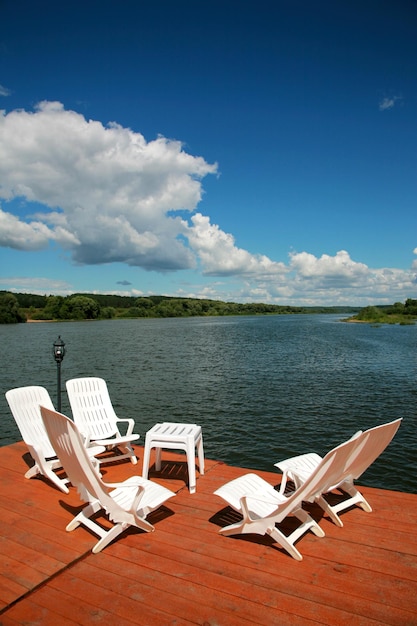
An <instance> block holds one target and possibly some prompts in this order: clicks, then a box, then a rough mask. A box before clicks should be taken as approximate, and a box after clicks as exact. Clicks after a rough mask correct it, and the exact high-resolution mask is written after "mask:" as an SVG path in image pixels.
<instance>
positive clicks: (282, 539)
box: [267, 527, 303, 561]
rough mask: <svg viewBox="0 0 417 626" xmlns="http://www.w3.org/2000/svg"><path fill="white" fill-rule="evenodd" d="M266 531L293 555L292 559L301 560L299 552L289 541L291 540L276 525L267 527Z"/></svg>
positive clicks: (301, 556)
mask: <svg viewBox="0 0 417 626" xmlns="http://www.w3.org/2000/svg"><path fill="white" fill-rule="evenodd" d="M267 533H268V535H270V537H272V539H274V540H275V541H276V542H277V543H279V544H280V546H282V547H283V548H284V550H286V551H287V552H288V554H289V555H290V556H292V557H293V559H295V560H296V561H302V560H303V555H302V554H301V552H299V551H298V550H297V548H296V547H295V545H294V544H293V543H291V540H289V539H288V538H287V537H286V536H285V535H284V534H283V533H282V532H281V531H280V530H279V529H278V528H277V527H274V528H269V529H268V530H267Z"/></svg>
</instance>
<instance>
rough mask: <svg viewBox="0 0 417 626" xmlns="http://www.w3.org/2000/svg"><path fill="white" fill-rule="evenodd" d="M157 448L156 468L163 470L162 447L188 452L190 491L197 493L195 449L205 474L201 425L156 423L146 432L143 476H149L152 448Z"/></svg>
mask: <svg viewBox="0 0 417 626" xmlns="http://www.w3.org/2000/svg"><path fill="white" fill-rule="evenodd" d="M152 448H155V470H156V471H157V472H159V471H160V470H161V451H162V448H165V449H168V450H184V451H185V452H186V454H187V464H188V482H189V490H190V493H195V490H196V476H195V449H196V448H197V452H198V463H199V470H200V475H203V474H204V448H203V433H202V431H201V426H197V424H177V423H174V422H164V423H162V424H155V426H153V427H152V428H151V429H150V430H148V432H147V433H146V438H145V450H144V455H143V470H142V476H143V478H148V473H149V459H150V455H151V449H152Z"/></svg>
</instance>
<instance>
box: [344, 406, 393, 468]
mask: <svg viewBox="0 0 417 626" xmlns="http://www.w3.org/2000/svg"><path fill="white" fill-rule="evenodd" d="M401 422H402V418H399V419H397V420H394V421H392V422H388V423H387V424H381V425H380V426H375V427H374V428H370V429H369V430H366V431H365V432H364V433H363V436H364V437H365V441H364V445H363V446H362V447H361V448H360V449H358V453H357V454H356V455H354V456H353V457H352V458H351V460H350V463H349V467H348V468H347V474H348V475H349V476H350V477H351V478H352V479H357V478H359V476H361V475H362V474H363V473H364V471H365V470H367V469H368V467H369V466H370V465H372V463H373V462H374V461H375V460H376V459H377V458H378V457H379V455H380V454H382V452H383V451H384V450H385V448H386V447H387V446H388V444H389V443H390V442H391V441H392V439H393V437H394V435H395V434H396V432H397V430H398V429H399V427H400V424H401Z"/></svg>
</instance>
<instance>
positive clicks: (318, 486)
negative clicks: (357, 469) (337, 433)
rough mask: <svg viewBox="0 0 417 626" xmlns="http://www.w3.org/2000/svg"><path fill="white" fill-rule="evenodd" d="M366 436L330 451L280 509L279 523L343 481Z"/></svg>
mask: <svg viewBox="0 0 417 626" xmlns="http://www.w3.org/2000/svg"><path fill="white" fill-rule="evenodd" d="M364 435H365V433H362V434H360V435H358V436H357V437H354V438H352V439H349V440H348V441H345V442H344V443H341V444H340V445H339V446H337V447H336V448H333V450H330V452H328V453H327V454H326V456H325V457H324V458H323V459H322V460H321V461H320V463H319V464H318V466H317V467H316V468H315V470H314V471H313V472H312V473H311V474H310V476H309V477H308V478H307V480H306V481H305V482H304V483H302V485H301V486H299V487H298V489H296V490H295V491H294V492H293V493H292V494H291V495H290V496H289V497H288V498H287V501H286V503H285V505H284V506H282V507H281V506H280V507H278V511H279V513H278V518H277V521H280V520H282V519H284V518H285V517H286V516H287V515H288V514H289V513H290V512H291V511H294V509H296V508H297V507H298V506H299V505H301V503H302V502H303V501H304V502H308V501H312V500H314V499H315V497H317V496H320V495H321V494H322V493H326V492H327V491H328V490H329V488H330V487H331V486H332V485H334V484H337V483H338V482H340V480H343V479H344V478H345V477H346V472H347V468H348V465H349V459H350V458H351V457H352V456H356V455H357V454H358V450H360V449H361V448H362V447H363V446H364V444H365V441H366V438H365V437H364ZM272 517H274V515H272Z"/></svg>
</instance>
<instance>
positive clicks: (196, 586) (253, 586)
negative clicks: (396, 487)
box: [0, 443, 417, 626]
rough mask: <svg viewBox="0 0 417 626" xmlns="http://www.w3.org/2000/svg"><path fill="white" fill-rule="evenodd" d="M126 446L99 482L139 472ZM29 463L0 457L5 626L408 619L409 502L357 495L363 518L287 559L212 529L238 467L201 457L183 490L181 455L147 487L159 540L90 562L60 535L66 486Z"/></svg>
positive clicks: (326, 525) (398, 622) (414, 591)
mask: <svg viewBox="0 0 417 626" xmlns="http://www.w3.org/2000/svg"><path fill="white" fill-rule="evenodd" d="M137 451H138V456H139V463H138V465H137V466H133V465H131V463H129V462H120V463H118V464H113V465H107V466H104V471H105V479H106V480H108V481H109V482H114V481H117V480H120V479H123V478H125V477H127V476H128V475H131V474H132V473H137V472H141V457H142V449H141V448H140V447H139V446H138V447H137ZM26 459H27V454H26V447H25V445H24V444H23V443H17V444H14V445H11V446H7V447H3V448H0V476H1V480H0V494H1V503H0V527H1V533H0V534H1V539H0V554H1V565H0V624H1V625H2V626H9V625H10V626H12V625H16V624H25V625H29V624H32V625H35V624H36V625H38V624H42V626H49V625H51V626H56V625H57V624H59V625H60V626H66V625H74V624H86V625H87V624H88V625H91V624H106V626H110V625H113V624H114V625H117V626H123V625H124V624H126V625H127V624H141V625H149V626H151V625H161V626H167V625H169V624H175V625H177V626H178V625H181V626H182V625H184V626H185V625H187V624H201V625H204V626H219V625H225V626H233V625H235V624H236V625H239V626H244V625H245V624H264V625H265V626H272V625H280V626H281V625H286V624H330V625H332V626H334V625H339V624H341V625H342V624H343V625H344V624H346V625H347V624H349V625H351V624H355V625H360V624H362V625H365V624H366V625H368V624H369V625H371V624H373V625H376V624H392V625H393V626H402V625H405V624H412V625H416V624H417V538H416V532H415V531H416V528H417V526H416V522H417V495H415V494H406V493H399V492H390V491H384V490H380V489H371V488H363V490H362V491H363V492H364V494H365V495H366V497H367V498H368V499H369V502H370V503H371V505H372V507H373V509H374V510H373V512H372V513H365V512H364V511H362V510H361V509H356V508H355V509H352V510H350V511H347V512H345V513H344V514H343V520H344V523H345V526H344V528H337V527H336V526H334V525H333V524H332V523H331V522H330V521H329V520H328V519H326V518H322V519H321V521H320V524H321V526H322V528H323V530H324V531H325V532H326V536H325V537H324V538H318V537H316V536H314V535H312V534H311V533H308V534H307V535H305V536H304V537H302V538H301V540H300V541H299V543H298V544H297V545H298V547H299V549H300V551H301V553H302V554H303V556H304V559H303V561H301V562H297V561H295V560H293V559H292V558H291V557H290V556H288V554H287V553H286V552H284V551H283V550H282V549H280V548H279V547H278V546H277V545H276V544H274V543H272V541H271V540H270V539H269V538H260V537H255V536H249V535H248V536H246V537H245V538H227V537H222V536H221V535H219V534H218V532H217V531H218V529H219V528H220V526H222V525H225V524H226V523H227V520H228V519H229V518H230V517H231V516H232V513H231V511H230V510H228V509H225V508H224V503H223V501H222V500H220V498H218V497H216V496H214V495H213V491H214V490H215V489H216V488H217V487H219V486H220V485H222V484H224V483H225V482H226V481H227V480H230V479H231V478H235V477H236V476H238V475H240V474H242V473H244V471H245V470H242V469H240V468H237V467H229V466H227V465H225V464H223V463H221V462H217V461H210V460H206V464H207V467H206V474H205V475H204V476H201V477H200V476H198V479H197V493H196V494H193V495H190V494H189V492H188V489H187V487H186V484H185V479H186V465H185V463H184V457H183V456H181V455H180V454H175V453H169V452H165V453H164V455H163V459H164V460H165V461H164V462H163V467H162V473H161V474H159V475H158V476H156V475H153V474H152V473H151V474H150V478H152V479H155V480H157V481H158V482H160V483H161V484H164V485H165V486H168V487H169V488H171V489H172V490H174V491H176V492H177V495H176V497H175V498H172V499H171V500H168V502H167V503H166V506H164V507H162V508H161V509H160V510H159V511H155V512H154V513H153V514H152V515H151V516H150V517H149V519H150V521H151V522H152V523H154V524H155V526H156V531H155V532H154V533H150V534H147V533H141V532H138V531H137V530H129V531H127V532H126V533H125V534H122V535H121V536H120V537H119V539H118V540H117V541H115V542H114V543H113V544H111V545H110V546H108V547H107V548H106V549H105V550H104V551H103V552H101V553H99V554H97V555H94V554H92V552H91V548H92V546H93V544H94V543H95V541H96V539H95V537H93V536H92V535H91V534H90V533H89V531H87V530H86V529H84V528H78V529H77V530H75V531H73V532H71V533H67V532H66V531H65V526H66V524H67V523H68V522H69V520H70V519H71V517H72V515H73V514H74V512H75V511H77V510H79V507H80V501H79V500H78V497H77V494H76V492H75V490H74V489H73V488H72V489H71V493H70V495H69V496H66V495H65V494H63V493H61V492H60V491H58V490H57V489H55V488H53V487H52V486H51V485H50V484H49V483H47V482H44V481H43V480H42V479H31V480H26V479H25V478H24V476H23V474H24V472H25V471H26V468H27V465H26V463H25V460H26ZM258 473H259V474H260V475H262V476H263V477H264V478H266V479H267V480H269V481H270V482H271V483H277V482H279V475H278V474H277V473H275V472H271V473H266V472H258ZM312 511H313V514H314V516H315V517H316V519H318V518H320V517H321V514H320V511H319V510H318V509H316V508H313V509H312ZM233 515H235V513H233Z"/></svg>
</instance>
